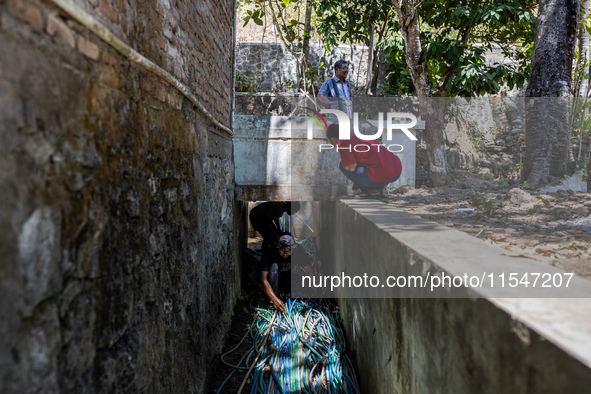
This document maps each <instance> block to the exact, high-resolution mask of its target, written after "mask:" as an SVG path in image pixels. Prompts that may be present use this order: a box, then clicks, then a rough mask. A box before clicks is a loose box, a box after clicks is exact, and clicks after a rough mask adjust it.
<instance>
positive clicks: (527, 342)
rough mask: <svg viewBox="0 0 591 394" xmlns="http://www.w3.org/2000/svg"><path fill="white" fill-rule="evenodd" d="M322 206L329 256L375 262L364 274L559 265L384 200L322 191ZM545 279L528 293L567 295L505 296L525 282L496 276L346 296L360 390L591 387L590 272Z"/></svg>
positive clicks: (361, 263) (350, 344)
mask: <svg viewBox="0 0 591 394" xmlns="http://www.w3.org/2000/svg"><path fill="white" fill-rule="evenodd" d="M318 209H319V212H318V214H317V216H316V217H315V224H316V225H317V226H319V227H320V229H321V231H320V233H321V236H322V237H321V239H320V240H319V242H318V244H319V245H321V247H322V250H321V253H322V256H323V257H324V258H325V260H323V263H325V262H328V263H330V257H332V258H335V259H336V265H337V266H338V267H339V269H341V268H340V267H341V265H342V264H343V263H344V262H345V261H350V262H352V265H354V267H353V269H347V270H345V271H343V272H345V273H346V274H348V275H351V276H353V275H355V274H359V272H355V273H354V272H353V270H354V268H355V267H365V268H363V269H362V270H361V271H363V270H365V269H367V270H370V269H373V270H376V271H373V272H371V273H370V271H365V272H367V273H368V276H370V275H373V274H375V272H380V273H381V274H380V277H381V280H382V281H384V280H385V275H396V276H398V275H404V276H408V275H418V276H423V277H424V276H425V275H426V274H427V272H429V273H430V274H431V277H433V276H434V275H436V274H437V272H441V271H444V272H446V273H447V274H448V275H461V273H462V272H464V273H466V272H467V273H468V275H471V274H473V273H474V269H475V267H478V268H484V269H485V270H486V271H487V272H488V273H494V275H497V274H498V273H502V272H504V273H506V275H509V272H522V271H520V270H526V272H527V271H528V270H530V269H534V270H537V272H545V271H547V272H560V271H559V270H557V269H555V268H553V267H550V266H546V265H543V264H541V263H539V262H532V261H530V260H527V259H524V258H519V259H517V258H510V257H507V256H503V255H502V253H501V250H500V249H498V248H495V247H493V246H490V245H486V244H485V243H484V242H482V241H480V240H477V239H475V238H473V237H470V236H468V235H466V234H463V233H461V232H458V231H455V230H453V229H447V228H445V227H443V226H440V225H438V224H436V223H433V222H429V221H427V220H424V219H421V218H418V217H416V216H413V215H410V214H407V213H403V212H399V211H396V210H395V209H394V208H392V207H388V206H387V205H385V204H383V203H380V202H373V201H353V200H347V201H340V202H335V203H326V202H325V203H322V204H321V206H320V207H318ZM330 234H332V236H331V235H330ZM327 249H329V250H328V252H327ZM331 254H332V256H330V255H331ZM364 263H367V264H366V265H364ZM507 263H508V264H512V265H509V266H507V265H506V264H507ZM349 267H351V266H349ZM508 267H509V268H508ZM341 270H342V269H341ZM382 270H383V272H382ZM326 273H327V271H326V270H325V271H324V274H326ZM337 274H338V275H340V273H339V272H337ZM520 277H521V275H520ZM381 283H384V282H381ZM538 287H539V286H538ZM538 290H540V291H538V292H537V293H534V290H533V289H532V283H530V288H528V291H531V293H527V294H545V297H548V294H560V295H561V296H562V297H563V298H536V297H529V298H517V297H516V296H513V297H516V298H504V297H509V296H511V294H517V292H516V290H515V289H514V288H509V286H506V288H501V286H500V285H499V283H498V282H497V285H496V287H494V288H491V287H489V286H488V285H485V286H483V287H482V288H481V289H470V290H468V289H463V288H457V289H456V291H457V292H454V293H452V292H446V291H442V292H441V293H440V295H441V296H440V297H436V296H435V293H433V294H431V295H429V294H425V293H428V290H427V289H424V290H422V289H419V288H414V289H413V288H412V287H410V286H409V287H407V288H399V289H398V290H396V289H394V290H393V291H396V292H398V294H399V296H401V297H404V294H416V295H417V298H390V297H382V298H373V299H371V298H341V299H340V300H338V303H339V306H340V308H341V313H342V319H343V322H344V327H345V331H346V334H347V340H348V348H349V349H350V352H351V355H352V358H353V359H354V360H355V364H356V367H357V371H356V372H357V376H359V381H360V384H361V389H362V392H366V393H501V392H511V393H566V392H569V393H583V392H586V391H588V387H589V384H591V335H590V334H589V326H590V324H591V318H590V317H589V314H588V313H587V311H588V310H589V307H590V305H591V301H590V299H589V298H588V295H589V293H590V291H591V283H589V282H588V281H586V280H584V279H581V278H573V279H572V283H571V284H570V286H569V288H565V287H562V288H555V289H552V288H543V289H538ZM378 291H380V290H379V288H377V289H374V290H373V293H374V294H376V292H378ZM348 292H349V294H351V293H352V292H353V290H349V291H348ZM368 292H372V290H371V289H370V290H366V291H365V292H364V293H363V294H366V296H365V297H369V296H368V295H367V294H368ZM341 294H344V293H341ZM446 294H448V295H447V297H451V296H452V295H454V296H456V297H459V298H447V297H446ZM487 294H497V296H496V298H493V297H489V296H486V295H487ZM503 294H504V295H503ZM522 294H525V293H523V292H522ZM584 294H586V296H585V295H584ZM476 296H480V297H482V298H475V297H476ZM374 297H375V295H374ZM418 297H436V298H418ZM499 297H502V298H499ZM542 297H544V296H542ZM557 297H558V296H557ZM569 297H573V298H569ZM574 297H581V298H574Z"/></svg>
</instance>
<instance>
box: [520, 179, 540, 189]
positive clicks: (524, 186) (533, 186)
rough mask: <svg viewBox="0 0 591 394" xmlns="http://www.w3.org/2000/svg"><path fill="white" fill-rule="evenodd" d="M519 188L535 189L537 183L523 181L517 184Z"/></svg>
mask: <svg viewBox="0 0 591 394" xmlns="http://www.w3.org/2000/svg"><path fill="white" fill-rule="evenodd" d="M519 188H520V189H523V190H533V189H537V188H538V185H530V184H529V183H527V181H524V182H523V183H520V184H519Z"/></svg>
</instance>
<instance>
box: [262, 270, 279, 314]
mask: <svg viewBox="0 0 591 394" xmlns="http://www.w3.org/2000/svg"><path fill="white" fill-rule="evenodd" d="M268 276H269V272H267V271H261V285H262V286H263V291H264V292H265V294H266V295H267V297H269V298H270V299H271V302H272V303H273V305H275V308H277V310H279V311H280V312H285V305H284V304H283V301H281V300H280V299H279V297H277V296H276V295H275V293H274V292H273V288H272V287H271V284H270V283H269V281H268V280H267V277H268Z"/></svg>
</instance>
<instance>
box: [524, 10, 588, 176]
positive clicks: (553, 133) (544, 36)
mask: <svg viewBox="0 0 591 394" xmlns="http://www.w3.org/2000/svg"><path fill="white" fill-rule="evenodd" d="M578 21H579V0H541V1H540V6H539V9H538V21H537V28H536V36H535V41H534V54H533V61H532V74H531V78H530V81H529V84H528V86H527V90H526V93H525V96H526V104H525V105H526V125H525V140H526V147H525V158H524V163H523V164H524V165H523V172H522V174H521V176H522V180H524V181H527V182H528V183H529V184H530V185H537V184H540V183H546V182H548V181H550V180H552V179H553V178H554V177H561V176H563V175H564V174H565V173H566V163H567V161H568V149H569V134H570V130H569V128H568V121H569V96H570V88H571V78H572V63H573V54H574V49H575V39H576V36H577V25H578Z"/></svg>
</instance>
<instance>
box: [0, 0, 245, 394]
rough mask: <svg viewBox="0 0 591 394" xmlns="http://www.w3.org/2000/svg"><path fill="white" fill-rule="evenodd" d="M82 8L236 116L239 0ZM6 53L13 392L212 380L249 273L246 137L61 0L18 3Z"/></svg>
mask: <svg viewBox="0 0 591 394" xmlns="http://www.w3.org/2000/svg"><path fill="white" fill-rule="evenodd" d="M78 3H79V4H78V5H79V6H80V8H81V9H83V10H86V11H87V12H88V13H90V14H92V15H94V17H95V18H96V19H97V20H98V21H99V22H101V23H103V24H104V25H106V26H107V28H109V29H110V30H111V31H112V32H113V33H114V34H115V35H116V36H118V37H119V38H121V39H123V40H124V41H126V42H128V43H129V44H130V45H131V46H132V47H134V48H135V49H136V50H137V51H138V52H140V53H142V54H143V55H144V56H146V57H148V58H149V59H151V60H152V61H154V62H155V63H156V64H158V65H159V66H161V67H163V68H164V69H166V70H168V71H170V72H171V73H172V74H174V75H175V76H176V78H178V79H179V81H181V82H182V83H184V84H185V85H186V86H188V87H189V88H190V89H191V90H192V91H193V93H194V94H195V95H196V96H197V97H198V98H199V99H200V100H201V101H202V102H203V104H204V105H205V106H206V107H207V108H208V109H209V110H210V112H212V113H213V116H214V117H216V119H218V120H219V121H220V122H222V123H223V124H225V125H227V126H229V125H230V112H231V95H232V93H231V90H230V87H231V83H230V81H231V63H230V62H229V59H231V52H232V26H233V18H234V15H233V12H234V5H233V2H232V1H222V2H219V1H203V2H199V3H198V4H195V3H193V2H189V1H179V2H176V3H169V2H168V1H163V2H157V1H147V2H136V1H134V0H129V1H126V0H116V1H114V2H110V1H106V0H99V1H94V0H90V1H88V2H84V1H78ZM214 27H215V28H214ZM0 51H1V52H0V53H1V54H0V138H1V140H2V144H0V151H1V153H0V201H1V204H2V205H1V208H0V233H1V234H2V236H1V238H0V319H1V320H2V321H1V322H0V392H2V393H29V392H77V393H79V392H85V393H98V392H174V393H189V392H202V391H203V389H204V387H205V382H206V377H207V374H208V368H209V365H211V360H212V358H213V357H214V356H215V355H216V354H219V351H220V350H221V346H222V340H223V338H224V335H225V333H226V331H227V328H228V327H229V322H230V319H231V311H232V306H233V303H234V300H235V298H236V295H237V289H238V288H239V285H240V283H239V272H238V268H237V265H236V264H235V262H236V260H237V258H238V252H237V251H238V250H239V248H238V243H239V240H241V239H242V238H243V236H244V231H245V226H244V225H243V221H241V220H242V218H243V217H244V214H245V212H244V209H245V207H244V205H243V204H240V203H235V202H234V163H233V159H232V142H231V139H230V137H229V136H228V135H225V134H224V133H223V132H221V131H219V130H218V129H216V128H214V127H213V126H212V123H211V121H210V120H208V119H207V118H205V117H204V116H203V115H202V113H200V112H199V111H198V110H197V109H196V108H195V107H193V105H192V104H191V103H190V102H189V101H188V100H187V99H185V98H184V96H182V95H181V94H179V92H178V91H177V90H176V89H174V88H173V87H172V86H170V85H169V84H167V83H165V82H163V81H162V80H160V79H159V78H158V77H156V76H155V75H154V74H152V73H149V72H146V71H145V70H144V69H142V68H141V67H139V66H137V65H136V64H134V63H132V62H130V61H128V60H127V59H126V58H125V57H124V56H122V55H121V54H119V53H118V52H116V51H115V50H114V49H112V48H111V47H109V46H108V45H106V44H105V43H104V42H102V41H101V40H100V39H98V38H97V37H96V36H94V35H93V34H92V33H90V32H89V31H88V30H87V29H86V28H85V27H83V26H81V25H80V24H79V23H77V22H76V21H74V20H73V19H72V18H70V17H69V16H68V15H67V14H65V13H63V12H61V11H59V10H58V8H57V7H55V6H54V5H53V3H51V2H40V1H39V2H38V1H25V0H18V1H17V0H9V1H0ZM214 70H215V72H214ZM208 92H209V93H208ZM210 93H215V94H216V95H217V98H216V100H212V99H210V98H209V94H210Z"/></svg>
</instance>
